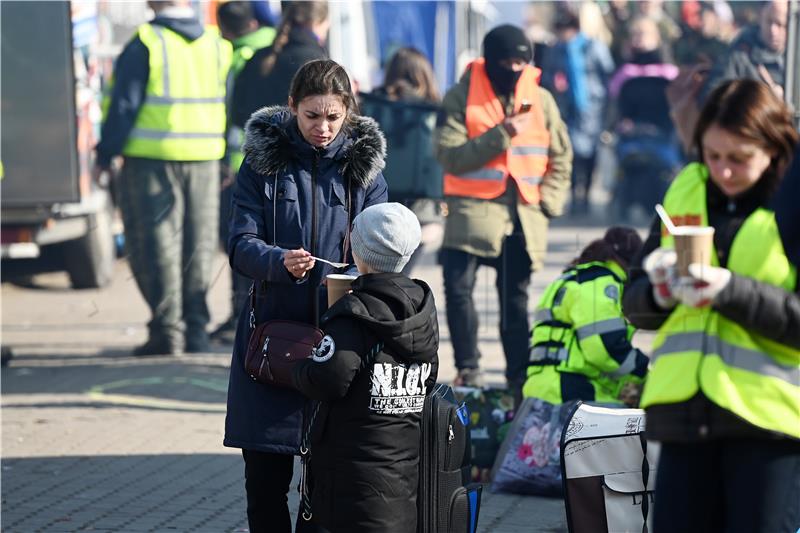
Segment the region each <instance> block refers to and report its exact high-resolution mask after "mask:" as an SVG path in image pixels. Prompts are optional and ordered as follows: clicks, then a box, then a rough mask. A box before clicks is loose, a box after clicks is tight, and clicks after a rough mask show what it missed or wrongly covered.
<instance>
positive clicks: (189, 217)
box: [94, 0, 231, 355]
mask: <svg viewBox="0 0 800 533" xmlns="http://www.w3.org/2000/svg"><path fill="white" fill-rule="evenodd" d="M148 5H149V6H150V8H151V9H152V10H153V11H154V12H155V18H154V19H153V20H151V21H150V22H149V23H147V24H144V25H142V26H140V27H139V29H138V31H137V33H136V35H135V36H134V37H133V38H132V39H131V41H130V42H129V43H128V44H127V45H126V46H125V48H124V49H123V50H122V53H121V54H120V56H119V57H118V58H117V60H116V63H115V65H114V73H113V78H112V80H111V82H110V84H109V85H110V97H109V98H108V99H107V100H106V102H104V120H103V125H102V129H101V141H100V142H99V143H98V145H97V147H96V151H97V160H96V167H95V170H94V176H95V178H96V179H99V177H100V175H101V174H102V173H103V171H105V170H108V169H109V168H110V166H111V160H112V159H113V158H114V157H115V156H118V155H121V156H122V157H123V159H124V163H123V166H122V169H121V172H120V175H119V176H118V178H117V180H118V183H117V184H116V186H117V189H118V192H119V206H120V210H121V212H122V219H123V222H124V225H125V245H126V248H127V254H128V262H129V264H130V267H131V271H132V272H133V276H134V278H135V279H136V283H137V285H138V286H139V290H140V291H141V293H142V296H143V297H144V299H145V300H146V302H147V305H148V307H149V308H150V311H151V313H152V319H151V320H150V322H149V323H148V340H147V342H145V343H144V344H143V345H141V346H139V347H137V348H136V349H135V351H134V354H135V355H157V354H177V353H180V352H182V351H184V350H185V351H187V352H205V351H208V349H209V340H208V333H207V332H206V327H207V325H208V322H209V311H208V305H207V303H206V293H207V291H208V286H209V284H210V282H211V267H212V265H211V262H212V257H213V253H214V251H215V250H216V245H217V224H218V223H217V220H218V216H219V213H218V209H219V207H218V206H219V160H220V159H222V157H223V155H224V153H225V81H226V77H227V73H228V68H229V65H230V61H231V46H230V44H229V43H228V42H227V41H225V40H223V39H222V38H221V37H220V36H219V34H218V32H216V31H215V30H212V29H207V28H204V27H203V25H202V24H201V23H200V22H199V21H198V19H197V17H196V16H195V14H194V11H193V10H192V8H191V7H190V5H189V2H188V0H174V1H171V2H167V1H164V2H148Z"/></svg>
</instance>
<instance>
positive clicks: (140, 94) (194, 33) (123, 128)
mask: <svg viewBox="0 0 800 533" xmlns="http://www.w3.org/2000/svg"><path fill="white" fill-rule="evenodd" d="M150 24H154V25H156V26H163V27H164V28H167V29H170V30H172V31H174V32H175V33H177V34H178V35H180V36H181V37H183V38H184V39H186V40H187V41H190V42H191V41H195V40H197V39H198V38H200V37H201V36H202V35H203V33H204V32H205V29H204V28H203V25H202V24H201V23H200V21H199V20H197V19H196V18H171V17H164V16H157V17H156V18H154V19H153V20H151V21H150ZM149 78H150V51H149V50H148V49H147V47H146V46H145V45H144V43H142V40H141V39H139V36H138V34H137V35H136V36H134V38H133V39H131V41H130V42H129V43H128V44H127V45H126V46H125V48H124V49H123V50H122V53H120V55H119V57H118V58H117V60H116V62H115V63H114V87H113V89H112V91H111V103H110V104H109V107H108V113H107V115H106V119H105V121H104V122H103V126H102V129H101V132H100V139H101V140H100V142H99V143H98V145H97V148H96V149H97V164H98V165H99V166H100V167H102V168H108V167H109V166H111V159H112V158H113V157H114V156H116V155H119V154H121V153H122V149H123V147H124V146H125V141H127V140H128V135H129V134H130V132H131V130H132V129H133V125H134V123H135V122H136V117H137V116H138V114H139V109H140V108H141V107H142V104H143V103H144V97H145V92H146V89H147V80H148V79H149Z"/></svg>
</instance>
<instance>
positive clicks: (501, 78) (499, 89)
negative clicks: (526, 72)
mask: <svg viewBox="0 0 800 533" xmlns="http://www.w3.org/2000/svg"><path fill="white" fill-rule="evenodd" d="M486 74H487V75H488V76H489V81H491V82H492V88H493V89H494V92H495V94H496V95H497V96H511V95H512V94H513V93H514V89H515V88H516V87H517V82H518V81H519V77H520V76H522V71H521V70H520V71H518V72H515V71H513V70H511V69H509V68H505V67H503V66H501V65H499V64H497V63H496V62H494V61H487V62H486Z"/></svg>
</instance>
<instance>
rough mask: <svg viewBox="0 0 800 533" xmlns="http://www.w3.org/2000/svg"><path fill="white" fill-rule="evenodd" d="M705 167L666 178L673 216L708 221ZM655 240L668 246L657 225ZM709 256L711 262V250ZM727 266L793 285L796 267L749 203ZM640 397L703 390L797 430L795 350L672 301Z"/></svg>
mask: <svg viewBox="0 0 800 533" xmlns="http://www.w3.org/2000/svg"><path fill="white" fill-rule="evenodd" d="M707 180H708V169H707V168H706V167H705V166H704V165H701V164H699V163H692V164H690V165H689V166H687V167H686V168H685V169H684V170H683V171H682V172H681V173H680V174H679V175H678V176H677V177H676V178H675V181H674V182H673V183H672V185H671V186H670V188H669V190H668V191H667V194H666V196H665V198H664V207H665V209H666V210H667V212H668V213H669V215H670V217H672V218H673V219H675V218H678V219H679V220H683V221H686V220H696V221H697V223H698V224H702V225H707V224H708V210H707V204H706V182H707ZM661 246H664V247H674V242H673V239H672V237H671V236H670V235H668V234H667V233H666V230H663V231H662V238H661ZM712 264H714V265H718V264H719V263H718V260H717V254H716V250H715V251H714V253H713V254H712ZM727 267H728V269H729V270H731V271H732V272H734V273H736V274H739V275H742V276H747V277H749V278H753V279H755V280H758V281H760V282H762V283H767V284H770V285H775V286H776V287H781V288H783V289H784V290H787V291H794V290H796V284H797V270H796V268H795V266H794V265H792V264H791V262H790V261H789V260H788V259H787V257H786V253H785V251H784V249H783V244H782V242H781V238H780V235H779V234H778V228H777V225H776V223H775V214H774V213H773V212H772V211H770V210H767V209H763V208H759V209H756V210H755V211H754V212H753V213H752V214H751V215H750V216H749V217H748V218H747V219H746V220H745V221H744V224H742V226H741V228H740V229H739V231H738V233H737V234H736V237H735V238H734V240H733V243H732V245H731V249H730V254H729V259H728V264H727ZM651 362H652V367H651V370H650V373H649V376H648V378H647V384H646V386H645V388H644V392H643V395H642V401H641V405H642V406H643V407H649V406H651V405H659V404H671V403H679V402H683V401H686V400H688V399H689V398H691V397H693V396H694V395H695V394H697V392H698V391H702V392H703V394H704V395H705V396H706V397H707V398H708V399H710V400H711V401H712V402H714V403H715V404H717V405H719V406H720V407H722V408H723V409H726V410H728V411H730V412H732V413H734V414H736V415H738V416H740V417H741V418H743V419H744V420H746V421H747V422H749V423H751V424H753V425H755V426H757V427H760V428H763V429H767V430H772V431H777V432H780V433H784V434H786V435H790V436H792V437H795V438H800V350H796V349H794V348H790V347H788V346H785V345H783V344H780V343H778V342H775V341H772V340H769V339H767V338H765V337H763V336H761V335H758V334H757V333H755V332H751V331H748V330H747V329H745V328H743V327H742V326H740V325H739V324H737V323H736V322H734V321H732V320H729V319H727V318H725V317H724V316H722V315H721V314H720V313H718V312H717V311H715V310H713V309H712V308H711V307H704V308H700V309H695V308H691V307H687V306H684V305H678V306H677V307H676V308H675V310H674V311H673V312H672V314H670V316H669V318H668V319H667V321H666V322H665V323H664V324H663V325H662V326H661V328H660V329H659V332H658V335H657V336H656V339H655V341H654V343H653V355H652V359H651Z"/></svg>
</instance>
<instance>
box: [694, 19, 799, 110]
mask: <svg viewBox="0 0 800 533" xmlns="http://www.w3.org/2000/svg"><path fill="white" fill-rule="evenodd" d="M759 66H763V67H764V68H765V69H766V70H767V72H768V73H769V77H770V78H771V79H772V82H773V83H775V85H780V86H781V87H783V84H784V79H785V77H786V65H785V57H784V52H776V51H775V50H771V49H770V48H769V47H768V46H767V45H766V44H764V42H763V41H762V40H761V33H760V30H759V28H758V26H757V25H755V26H748V27H746V28H744V29H743V30H742V31H741V33H740V34H739V35H738V36H737V37H736V39H734V40H733V42H732V43H731V45H730V49H729V50H728V54H727V55H726V56H725V57H724V58H722V60H721V61H717V62H716V63H715V64H714V67H713V68H712V69H711V72H710V73H709V76H708V78H707V79H706V81H705V83H704V84H703V87H701V89H700V92H699V93H698V96H699V100H700V102H705V100H706V98H707V97H708V95H709V93H710V92H711V91H713V90H714V88H715V87H717V86H718V85H720V84H721V83H723V82H724V81H727V80H734V79H738V78H748V79H752V80H759V81H763V82H766V81H768V80H766V79H765V78H764V76H763V75H762V74H761V72H759Z"/></svg>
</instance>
